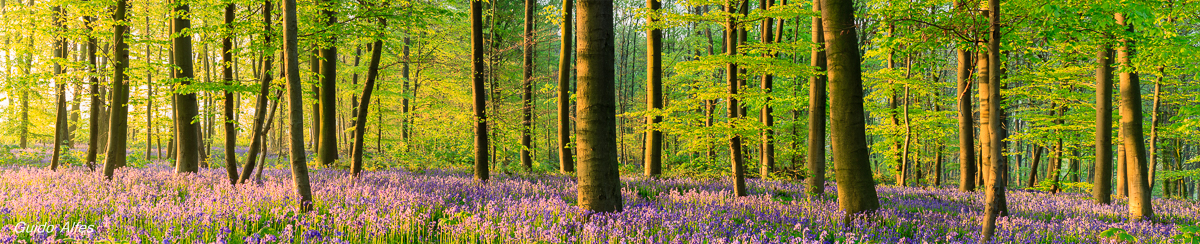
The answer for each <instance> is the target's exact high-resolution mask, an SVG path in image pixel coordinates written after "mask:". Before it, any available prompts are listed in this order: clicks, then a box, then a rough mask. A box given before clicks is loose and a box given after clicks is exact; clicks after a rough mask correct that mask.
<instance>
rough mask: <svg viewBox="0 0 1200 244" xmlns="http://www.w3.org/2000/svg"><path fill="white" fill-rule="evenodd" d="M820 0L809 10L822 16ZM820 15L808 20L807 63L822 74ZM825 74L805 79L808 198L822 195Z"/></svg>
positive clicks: (823, 53) (823, 190)
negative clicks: (809, 44) (809, 48)
mask: <svg viewBox="0 0 1200 244" xmlns="http://www.w3.org/2000/svg"><path fill="white" fill-rule="evenodd" d="M823 1H824V0H813V2H812V4H813V11H815V12H817V13H824V10H822V9H821V6H822V5H824V4H823V3H822V2H823ZM821 21H822V19H821V15H817V16H813V17H812V41H813V42H814V43H815V45H813V47H812V59H811V64H812V66H813V67H816V69H817V71H826V70H827V69H826V68H825V67H826V60H825V45H824V44H825V35H824V34H825V30H824V25H822V23H821ZM825 80H826V76H825V74H813V75H812V77H810V78H809V79H808V87H809V88H808V160H807V163H808V165H807V166H808V167H807V168H808V172H809V173H808V178H806V180H805V183H806V185H808V193H809V194H810V195H814V196H816V195H821V194H824V193H825V113H826V111H825V93H826V90H825Z"/></svg>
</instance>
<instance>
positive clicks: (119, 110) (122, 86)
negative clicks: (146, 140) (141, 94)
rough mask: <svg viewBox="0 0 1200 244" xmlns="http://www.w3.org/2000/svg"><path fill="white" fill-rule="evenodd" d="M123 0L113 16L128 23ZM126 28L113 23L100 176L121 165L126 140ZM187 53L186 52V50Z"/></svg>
mask: <svg viewBox="0 0 1200 244" xmlns="http://www.w3.org/2000/svg"><path fill="white" fill-rule="evenodd" d="M128 5H129V4H128V2H127V1H126V0H117V9H116V13H114V16H115V17H116V18H117V19H116V21H117V22H118V23H128V22H127V21H128V16H126V12H125V11H126V8H127V6H128ZM128 31H129V26H127V25H123V24H118V25H113V47H115V48H116V50H115V55H114V56H115V57H114V58H115V59H114V63H113V78H112V87H113V105H115V106H114V107H113V108H112V115H110V116H109V118H112V120H111V121H110V122H109V123H108V126H109V132H110V133H109V134H108V145H109V146H108V151H107V152H105V157H104V177H105V178H106V179H110V180H111V179H112V176H113V171H114V170H116V169H117V168H118V167H123V166H125V153H126V152H125V145H126V143H128V142H127V140H126V136H127V134H126V133H125V132H126V130H127V128H128V127H129V123H128V121H129V105H128V103H129V83H128V82H127V81H126V79H128V78H129V77H128V76H126V75H125V70H126V69H127V68H128V67H129V44H126V43H125V34H126V33H127V32H128ZM189 53H190V52H189Z"/></svg>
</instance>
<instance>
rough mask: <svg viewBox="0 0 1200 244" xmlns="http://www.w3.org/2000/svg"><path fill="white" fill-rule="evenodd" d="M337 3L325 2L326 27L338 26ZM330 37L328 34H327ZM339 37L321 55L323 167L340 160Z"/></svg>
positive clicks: (320, 158)
mask: <svg viewBox="0 0 1200 244" xmlns="http://www.w3.org/2000/svg"><path fill="white" fill-rule="evenodd" d="M335 3H336V2H334V1H331V0H327V1H323V3H322V5H326V6H323V8H322V10H321V12H322V13H323V14H324V15H325V16H324V17H325V26H326V27H332V26H335V25H337V24H338V22H337V17H336V16H334V14H336V12H334V11H333V10H332V9H334V6H331V5H334V4H335ZM327 35H328V34H327ZM337 52H338V51H337V37H336V36H333V35H331V36H329V37H328V42H327V43H323V45H322V46H321V49H320V53H321V93H320V95H319V96H320V98H321V99H320V100H321V111H320V113H321V118H322V119H321V124H320V126H321V129H320V134H321V139H320V140H317V161H320V162H321V164H323V165H333V161H334V160H337V158H338V149H337V144H338V143H337V131H338V129H337V124H338V123H337V63H338V56H337Z"/></svg>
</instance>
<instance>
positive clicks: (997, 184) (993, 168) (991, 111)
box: [979, 0, 1008, 243]
mask: <svg viewBox="0 0 1200 244" xmlns="http://www.w3.org/2000/svg"><path fill="white" fill-rule="evenodd" d="M987 10H988V11H987V13H986V14H987V15H988V20H989V28H988V45H987V55H988V58H987V60H988V63H987V65H988V68H987V70H988V71H990V72H988V76H987V83H980V84H979V91H980V97H979V100H980V110H983V111H980V116H979V117H980V120H981V121H982V120H983V119H984V118H986V119H987V120H988V123H987V126H988V127H989V128H988V130H987V132H986V133H981V134H983V135H984V136H986V137H987V138H982V137H981V138H980V141H983V140H985V139H986V140H987V141H988V143H987V144H984V145H986V147H984V149H987V150H986V151H983V152H980V153H985V155H987V157H986V158H987V160H988V161H987V164H986V165H987V166H989V169H988V170H987V171H986V172H985V173H987V176H986V177H984V182H985V184H986V186H985V187H987V188H986V189H985V190H984V192H985V195H984V196H985V200H986V202H985V204H986V206H984V220H983V237H981V240H980V242H984V243H986V242H988V241H990V240H991V239H992V235H994V234H995V232H996V219H998V218H999V217H1000V216H1008V201H1007V199H1005V194H1004V193H1005V192H1004V189H1005V188H1006V187H1005V186H1006V185H1007V184H1006V183H1007V182H1008V179H1006V178H1005V177H1004V176H1005V172H1007V169H1008V166H1007V165H1006V164H1007V163H1008V160H1005V159H1004V154H1003V151H1004V149H1003V147H1004V128H1003V124H1001V117H1003V114H1004V111H1003V110H1002V109H1001V107H1000V105H1001V103H1002V102H1001V101H1003V99H1004V98H1003V97H1001V96H1000V88H1001V85H1000V78H1001V77H1002V74H1000V72H1002V70H1001V69H1000V66H1001V65H1000V62H1001V61H1000V0H989V1H988V8H987ZM981 70H982V69H981ZM985 107H986V108H985ZM985 109H986V110H985ZM980 128H981V129H982V128H983V122H980Z"/></svg>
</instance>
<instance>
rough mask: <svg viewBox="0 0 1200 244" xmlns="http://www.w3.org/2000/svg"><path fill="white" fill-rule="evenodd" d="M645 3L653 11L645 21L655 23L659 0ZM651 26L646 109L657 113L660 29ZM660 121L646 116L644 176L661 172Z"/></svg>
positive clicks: (660, 95)
mask: <svg viewBox="0 0 1200 244" xmlns="http://www.w3.org/2000/svg"><path fill="white" fill-rule="evenodd" d="M646 5H647V7H648V8H650V10H651V11H654V13H652V14H651V15H650V16H651V17H647V19H646V22H647V23H655V21H654V19H655V18H656V17H655V16H657V14H658V11H659V9H661V8H662V3H661V2H659V0H646ZM652 28H653V29H650V30H648V31H646V105H647V110H654V111H655V112H654V113H658V112H657V110H659V109H662V107H663V92H662V29H659V28H658V27H652ZM660 122H662V116H658V115H650V116H646V127H647V131H646V142H645V143H646V144H645V145H646V146H645V148H646V157H645V162H644V163H643V165H644V166H645V173H646V176H658V175H660V174H662V143H663V141H662V131H660V130H659V128H658V127H657V125H658V123H660Z"/></svg>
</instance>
